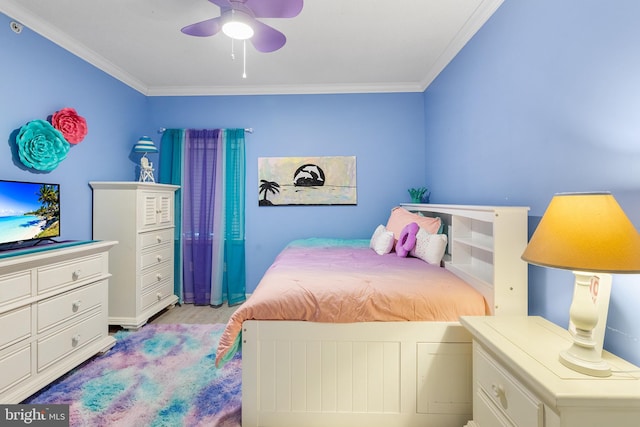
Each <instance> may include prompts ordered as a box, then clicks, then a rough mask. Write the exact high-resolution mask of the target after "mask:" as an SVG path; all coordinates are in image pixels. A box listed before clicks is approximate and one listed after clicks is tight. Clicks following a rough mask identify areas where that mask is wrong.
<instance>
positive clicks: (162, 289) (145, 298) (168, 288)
mask: <svg viewBox="0 0 640 427" xmlns="http://www.w3.org/2000/svg"><path fill="white" fill-rule="evenodd" d="M171 295H173V281H169V282H165V283H162V284H160V285H158V286H156V287H154V288H152V289H150V290H149V291H147V292H145V293H144V294H142V310H146V309H147V308H149V307H151V306H152V305H154V304H157V303H159V302H160V301H162V300H164V299H165V298H168V297H170V296H171Z"/></svg>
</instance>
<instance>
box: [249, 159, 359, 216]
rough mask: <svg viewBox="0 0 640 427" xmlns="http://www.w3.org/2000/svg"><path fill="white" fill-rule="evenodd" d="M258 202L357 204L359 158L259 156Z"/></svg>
mask: <svg viewBox="0 0 640 427" xmlns="http://www.w3.org/2000/svg"><path fill="white" fill-rule="evenodd" d="M258 179H259V187H258V205H259V206H291V205H355V204H357V194H356V158H355V157H354V156H326V157H260V158H258Z"/></svg>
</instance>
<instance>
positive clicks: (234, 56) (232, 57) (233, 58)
mask: <svg viewBox="0 0 640 427" xmlns="http://www.w3.org/2000/svg"><path fill="white" fill-rule="evenodd" d="M233 46H234V45H233V39H231V60H232V61H235V60H236V54H235V51H234V49H233Z"/></svg>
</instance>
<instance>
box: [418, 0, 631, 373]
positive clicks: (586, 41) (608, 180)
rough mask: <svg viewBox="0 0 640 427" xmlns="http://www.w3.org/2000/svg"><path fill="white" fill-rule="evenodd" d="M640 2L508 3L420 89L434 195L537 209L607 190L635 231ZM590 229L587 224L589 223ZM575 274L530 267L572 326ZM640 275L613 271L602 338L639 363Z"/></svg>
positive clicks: (536, 293) (535, 286) (545, 306)
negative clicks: (566, 195) (559, 195)
mask: <svg viewBox="0 0 640 427" xmlns="http://www.w3.org/2000/svg"><path fill="white" fill-rule="evenodd" d="M638 16H640V2H637V1H635V0H617V1H615V2H607V1H603V0H586V1H585V0H564V1H561V2H559V1H556V0H526V1H523V0H517V1H516V0H506V1H505V2H504V3H503V5H502V6H501V7H500V8H499V9H498V11H497V12H496V14H495V15H494V16H493V17H492V18H491V19H490V21H489V22H488V23H487V24H486V25H485V26H484V27H483V28H482V30H481V31H480V32H479V33H478V34H477V35H476V36H475V37H474V38H473V39H472V40H471V41H470V42H469V43H468V44H467V46H466V47H465V49H463V51H462V52H461V53H460V54H459V55H458V56H457V57H456V58H455V59H454V60H453V61H452V62H451V63H450V64H449V66H448V67H447V68H446V69H445V70H444V72H443V73H442V74H441V75H440V76H439V77H438V78H437V79H436V81H435V82H434V83H433V84H432V85H431V86H430V87H429V88H428V89H427V91H426V92H425V111H426V121H425V129H426V139H427V152H428V155H427V162H428V164H429V165H430V167H428V168H426V170H427V182H428V183H429V184H430V185H431V186H432V187H433V195H432V201H434V202H442V203H444V202H451V203H480V204H514V205H526V206H530V207H531V211H530V215H531V219H530V232H532V231H533V229H534V228H535V225H536V224H537V221H539V218H540V216H541V215H542V214H543V213H544V210H545V208H546V206H547V204H548V203H549V201H550V200H551V197H552V196H553V194H554V193H556V192H563V191H590V190H610V191H612V192H613V194H614V196H615V197H616V199H617V200H618V202H619V203H620V204H621V205H622V207H623V209H624V210H625V211H626V213H627V215H628V216H629V217H630V219H631V220H632V222H633V223H634V225H635V226H636V228H638V229H640V167H639V166H638V165H640V55H639V54H638V52H639V50H638V49H639V48H640V26H638V25H637V17H638ZM585 232H588V230H585ZM572 284H573V275H572V274H571V272H565V271H560V270H553V269H546V268H541V267H530V284H529V289H530V291H529V298H530V303H529V307H530V313H531V314H538V315H542V316H545V317H547V318H549V319H551V320H553V321H554V322H556V323H558V324H560V325H562V326H566V325H567V323H568V312H569V305H570V299H571V292H572ZM639 302H640V276H637V275H616V276H614V283H613V292H612V300H611V304H610V309H609V321H608V323H607V324H608V330H607V334H606V339H605V347H606V348H608V349H609V350H611V351H612V352H614V353H616V354H619V355H621V356H622V357H625V358H627V359H629V360H632V361H634V362H635V363H636V364H638V363H640V338H639V337H640V334H639V333H638V329H637V325H638V324H640V311H639V310H638V309H637V307H638V303H639Z"/></svg>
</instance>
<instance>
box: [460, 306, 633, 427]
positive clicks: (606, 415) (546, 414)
mask: <svg viewBox="0 0 640 427" xmlns="http://www.w3.org/2000/svg"><path fill="white" fill-rule="evenodd" d="M461 323H462V325H463V326H464V327H465V328H467V329H468V330H469V332H470V333H471V335H472V336H473V420H472V421H469V423H468V424H467V426H468V427H494V426H522V427H561V426H562V427H578V426H579V427H603V426H608V427H624V426H629V427H631V426H637V425H638V423H639V422H640V368H638V367H637V366H635V365H632V364H630V363H628V362H626V361H625V360H623V359H620V358H619V357H616V356H614V355H613V354H611V353H608V352H604V354H603V359H604V360H606V361H607V362H608V363H609V364H610V365H611V367H612V371H613V374H612V375H611V376H610V377H607V378H597V377H591V376H588V375H584V374H581V373H579V372H575V371H573V370H571V369H569V368H567V367H565V366H564V365H562V364H561V363H560V361H559V360H558V353H559V352H560V350H563V349H565V348H568V347H569V346H570V345H571V339H570V336H569V332H568V331H566V330H565V329H562V328H560V327H558V326H557V325H555V324H553V323H551V322H549V321H547V320H545V319H543V318H542V317H536V316H531V317H526V316H484V317H463V318H462V319H461Z"/></svg>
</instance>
